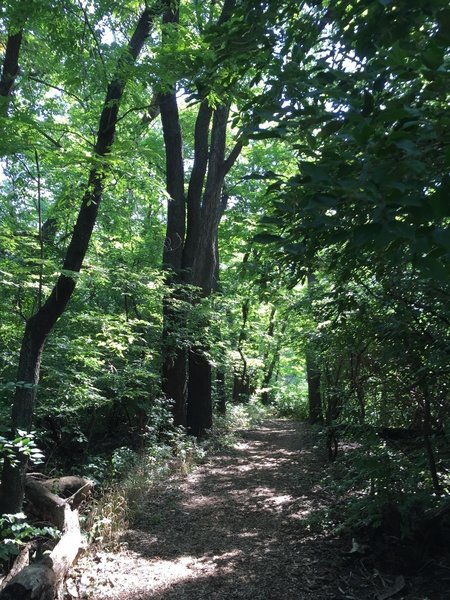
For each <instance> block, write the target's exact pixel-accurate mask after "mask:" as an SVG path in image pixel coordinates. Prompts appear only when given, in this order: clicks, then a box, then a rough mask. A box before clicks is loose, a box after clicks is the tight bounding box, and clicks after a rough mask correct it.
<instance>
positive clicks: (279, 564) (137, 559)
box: [67, 420, 342, 600]
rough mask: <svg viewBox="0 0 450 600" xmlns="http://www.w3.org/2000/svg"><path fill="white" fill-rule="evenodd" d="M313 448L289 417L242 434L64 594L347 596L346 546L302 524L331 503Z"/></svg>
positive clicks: (119, 597)
mask: <svg viewBox="0 0 450 600" xmlns="http://www.w3.org/2000/svg"><path fill="white" fill-rule="evenodd" d="M313 444H314V441H313V439H312V438H311V436H310V434H309V432H308V429H307V427H306V426H305V425H302V424H298V423H292V422H288V421H282V420H273V421H270V422H267V423H266V424H265V425H264V426H262V427H260V428H258V429H257V430H252V431H248V432H246V433H245V434H244V437H243V439H242V441H240V442H239V443H238V444H237V445H236V446H235V447H234V448H233V449H232V450H229V451H226V452H224V453H221V454H220V455H217V456H215V457H213V458H212V459H211V460H210V461H209V462H208V464H206V465H203V466H201V467H199V468H197V469H196V470H195V471H194V473H192V474H191V475H189V476H188V477H186V478H185V479H184V480H181V482H180V481H179V482H178V484H177V485H172V486H169V488H168V489H166V490H164V491H163V492H162V493H161V495H160V496H159V497H158V498H155V497H151V498H150V499H149V506H148V517H149V519H148V523H147V524H146V526H145V527H144V528H141V529H140V530H139V531H137V530H133V531H129V532H127V535H126V542H127V544H128V550H126V551H122V552H119V553H116V554H107V553H99V554H98V555H97V557H95V558H94V560H93V559H92V557H91V558H86V559H83V560H82V561H81V563H80V565H79V567H78V573H79V578H80V580H81V585H80V584H79V585H78V590H79V591H78V593H77V592H73V593H74V595H73V596H70V595H68V596H67V597H68V598H70V597H80V598H95V599H96V600H106V599H108V600H131V599H133V600H150V599H159V600H175V599H177V600H179V599H187V600H194V599H195V600H201V599H208V600H209V599H234V598H236V599H249V600H250V599H251V600H269V599H273V600H288V599H289V600H291V599H295V600H327V599H329V600H331V599H334V598H336V599H337V598H342V596H341V594H340V593H339V592H338V581H337V580H336V577H337V576H338V574H339V568H340V562H341V559H340V556H342V548H341V546H340V543H339V542H338V541H337V540H333V539H327V537H326V535H324V534H322V535H317V534H311V533H309V531H308V529H307V528H306V527H305V524H304V523H305V521H304V519H305V517H307V516H308V514H309V513H310V511H311V510H312V509H314V510H316V509H317V508H318V507H319V506H320V505H326V504H329V503H330V502H331V501H332V499H330V498H327V497H326V496H325V495H324V491H323V490H322V488H321V486H320V480H321V478H322V476H323V469H324V466H325V465H324V462H323V457H322V456H321V455H322V454H323V453H321V452H319V451H318V450H317V448H315V447H314V445H313ZM96 561H97V562H96ZM76 587H77V586H76V585H74V582H72V590H75V588H76ZM78 594H79V595H78Z"/></svg>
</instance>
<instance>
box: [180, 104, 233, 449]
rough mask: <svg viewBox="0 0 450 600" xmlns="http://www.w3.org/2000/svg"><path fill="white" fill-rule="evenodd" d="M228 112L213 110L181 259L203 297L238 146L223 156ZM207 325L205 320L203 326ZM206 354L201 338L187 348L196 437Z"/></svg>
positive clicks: (205, 387)
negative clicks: (198, 195) (200, 186)
mask: <svg viewBox="0 0 450 600" xmlns="http://www.w3.org/2000/svg"><path fill="white" fill-rule="evenodd" d="M228 115H229V106H221V107H218V108H217V109H216V110H215V111H214V114H213V121H212V128H211V143H210V149H209V156H208V163H207V174H206V182H205V190H204V193H203V197H202V202H201V207H198V206H197V215H196V218H198V223H199V225H198V227H197V228H196V229H195V230H194V228H193V229H192V230H191V232H192V239H189V237H187V239H186V247H187V248H189V249H191V248H192V261H190V262H188V260H187V258H186V262H185V265H186V273H187V277H188V282H189V283H191V284H193V285H195V286H196V287H198V288H200V290H201V293H202V295H203V297H207V296H209V295H210V294H211V293H212V291H213V290H214V289H215V287H216V273H217V268H218V264H219V258H218V230H219V223H220V219H221V217H222V214H223V211H224V203H223V201H222V200H223V195H222V190H223V185H224V180H225V176H226V174H227V173H228V171H229V170H230V169H231V167H232V165H233V164H234V162H235V161H236V159H237V157H238V156H239V152H240V150H241V145H240V143H239V142H238V144H236V146H235V148H234V149H233V151H232V152H231V153H230V155H229V157H228V158H227V159H226V158H225V149H226V130H227V122H228ZM188 235H189V234H188ZM207 325H208V324H207V323H205V329H206V327H207ZM200 337H201V336H200ZM207 354H208V345H207V342H206V340H205V339H203V340H202V345H201V346H197V347H195V348H192V349H191V350H190V352H189V378H188V405H187V422H188V431H189V432H190V433H191V434H192V435H195V436H197V437H201V436H202V435H204V434H205V433H206V431H207V430H208V429H210V428H211V426H212V412H213V410H212V409H213V407H212V392H211V389H212V381H211V365H210V363H209V360H208V356H207Z"/></svg>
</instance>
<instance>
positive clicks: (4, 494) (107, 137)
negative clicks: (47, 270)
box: [0, 10, 152, 513]
mask: <svg viewBox="0 0 450 600" xmlns="http://www.w3.org/2000/svg"><path fill="white" fill-rule="evenodd" d="M151 23H152V15H151V13H150V12H149V11H148V10H145V11H144V12H143V13H142V15H141V17H140V19H139V21H138V24H137V26H136V29H135V31H134V33H133V36H132V38H131V40H130V42H129V44H128V47H127V50H126V53H125V55H124V56H122V57H121V58H120V59H119V62H118V65H117V71H116V74H115V77H114V78H113V80H112V82H111V83H110V85H109V86H108V90H107V94H106V98H105V103H104V105H103V110H102V113H101V116H100V123H99V128H98V135H97V142H96V145H95V153H96V155H97V157H105V156H106V155H107V154H108V153H109V151H110V149H111V146H112V143H113V141H114V135H115V129H116V124H117V117H118V112H119V105H120V101H121V99H122V95H123V91H124V88H125V83H126V79H125V76H124V73H127V72H129V68H130V65H131V64H133V63H134V61H135V60H136V58H137V57H138V55H139V53H140V51H141V49H142V47H143V45H144V42H145V40H146V38H147V37H148V35H149V33H150V25H151ZM104 178H105V165H104V164H102V165H100V166H96V167H94V168H93V169H92V170H91V172H90V175H89V181H88V186H87V190H86V192H85V194H84V196H83V200H82V203H81V208H80V211H79V213H78V218H77V221H76V224H75V227H74V229H73V234H72V239H71V241H70V243H69V246H68V248H67V252H66V256H65V259H64V264H63V268H62V272H61V274H60V276H59V277H58V280H57V282H56V284H55V286H54V288H53V290H52V292H51V293H50V296H49V297H48V298H47V300H46V301H45V303H44V304H43V305H42V306H41V308H40V309H39V310H38V311H37V312H36V314H35V315H33V316H32V317H31V318H30V319H28V321H27V324H26V327H25V333H24V336H23V340H22V345H21V350H20V359H19V368H18V372H17V385H16V392H15V397H14V402H13V407H12V429H13V434H14V435H17V432H18V430H25V431H30V429H31V425H32V421H33V415H34V405H35V400H36V392H37V385H38V382H39V373H40V365H41V356H42V351H43V349H44V345H45V341H46V339H47V337H48V335H49V333H50V332H51V330H52V329H53V327H54V325H55V324H56V322H57V320H58V319H59V317H60V316H61V315H62V313H63V312H64V310H65V309H66V306H67V304H68V302H69V300H70V298H71V296H72V294H73V291H74V289H75V284H76V280H75V279H74V278H73V276H71V275H75V274H77V273H79V272H80V270H81V267H82V265H83V260H84V257H85V255H86V252H87V249H88V245H89V241H90V239H91V235H92V231H93V229H94V225H95V221H96V218H97V213H98V208H99V205H100V203H101V200H102V192H103V183H104ZM26 467H27V458H26V457H25V456H23V455H20V456H19V457H18V464H17V465H12V464H11V463H10V462H9V461H7V460H5V463H4V468H3V474H2V483H1V488H0V512H3V513H18V512H20V511H21V510H22V503H23V496H24V480H25V472H26Z"/></svg>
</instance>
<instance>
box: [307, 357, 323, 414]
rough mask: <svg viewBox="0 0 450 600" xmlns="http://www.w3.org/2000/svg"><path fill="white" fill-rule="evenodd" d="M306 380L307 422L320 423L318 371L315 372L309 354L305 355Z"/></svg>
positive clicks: (320, 398) (315, 369)
mask: <svg viewBox="0 0 450 600" xmlns="http://www.w3.org/2000/svg"><path fill="white" fill-rule="evenodd" d="M306 378H307V381H308V413H309V421H310V422H311V423H320V422H322V421H323V415H322V396H321V393H320V371H318V370H317V368H316V366H315V364H314V360H313V358H312V356H311V354H307V356H306Z"/></svg>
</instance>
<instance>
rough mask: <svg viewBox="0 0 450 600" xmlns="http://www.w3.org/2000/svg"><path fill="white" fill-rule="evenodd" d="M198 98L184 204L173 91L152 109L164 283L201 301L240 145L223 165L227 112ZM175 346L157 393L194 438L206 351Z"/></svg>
mask: <svg viewBox="0 0 450 600" xmlns="http://www.w3.org/2000/svg"><path fill="white" fill-rule="evenodd" d="M235 5H236V0H225V1H224V3H223V6H222V11H221V15H220V17H219V19H218V21H217V25H218V26H220V25H222V24H224V23H225V22H226V21H227V20H228V19H229V18H230V17H231V15H232V13H233V10H234V7H235ZM175 6H177V3H175ZM165 11H166V12H165V15H164V22H165V23H178V20H179V15H178V9H177V8H176V9H175V8H174V6H173V3H171V2H168V0H166V1H165ZM163 36H164V33H163ZM200 96H201V100H200V105H199V110H198V114H197V119H196V123H195V131H194V161H193V167H192V172H191V176H190V179H189V184H188V192H187V199H186V202H185V198H184V192H183V187H184V173H183V170H182V146H183V143H182V136H181V127H180V121H179V115H178V109H177V102H176V96H175V85H174V90H173V92H171V93H167V94H164V95H160V97H159V105H160V108H161V118H162V124H163V132H164V144H165V150H166V186H167V191H168V192H169V195H170V198H171V199H170V201H169V212H168V221H167V235H166V246H165V249H164V264H165V265H166V267H167V268H169V269H170V272H171V274H172V279H171V278H170V277H169V278H168V283H169V285H172V286H173V285H174V284H179V287H180V286H181V284H189V285H194V286H196V287H198V288H200V290H201V294H202V295H203V296H204V297H205V296H208V295H209V294H210V293H211V292H212V291H213V289H214V285H215V284H214V279H215V273H216V271H217V265H218V256H217V232H218V226H219V222H220V218H221V215H222V211H223V206H222V203H221V198H222V188H223V182H224V178H225V175H226V174H227V172H228V171H229V170H230V169H231V167H232V166H233V164H234V162H235V160H236V159H237V157H238V155H239V152H240V150H241V147H242V144H241V143H238V144H236V146H235V148H234V149H233V151H232V152H231V153H230V156H229V157H228V158H227V159H225V148H226V125H227V120H228V114H229V107H228V106H219V107H218V108H216V109H215V110H213V109H212V108H211V107H210V106H209V104H208V102H207V100H206V98H205V96H202V94H201V93H200ZM211 121H212V124H211ZM185 219H186V220H185ZM185 223H186V231H185V228H184V227H185ZM175 287H177V286H175ZM177 299H179V297H177V292H174V291H173V290H171V291H169V293H168V295H167V297H166V301H165V306H164V332H163V333H164V338H165V339H166V340H167V339H168V340H170V338H171V337H172V339H174V338H175V335H173V334H174V333H175V332H177V331H178V330H179V329H180V327H181V326H182V325H183V324H184V317H183V316H182V317H181V320H177V319H178V316H177V314H176V313H175V311H174V310H172V309H171V308H170V306H171V302H172V301H176V300H177ZM206 325H207V324H206V323H205V326H206ZM175 346H176V345H172V346H171V345H170V341H169V344H166V349H165V356H164V357H163V369H162V377H163V383H162V385H163V390H164V392H165V394H166V396H167V397H169V398H171V399H172V400H173V401H174V418H175V423H176V424H181V425H184V424H187V426H188V430H189V431H190V432H191V433H193V434H194V435H202V433H203V432H204V430H205V429H209V428H210V426H211V423H212V395H211V385H212V382H211V365H210V364H209V361H208V359H207V346H206V343H205V342H204V341H203V340H202V341H201V344H200V345H198V346H197V347H195V348H192V349H191V350H190V351H189V352H188V354H189V356H188V357H186V353H185V350H184V349H183V348H180V347H179V346H178V347H175ZM186 364H188V373H186ZM186 386H187V387H186ZM186 389H187V407H186Z"/></svg>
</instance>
